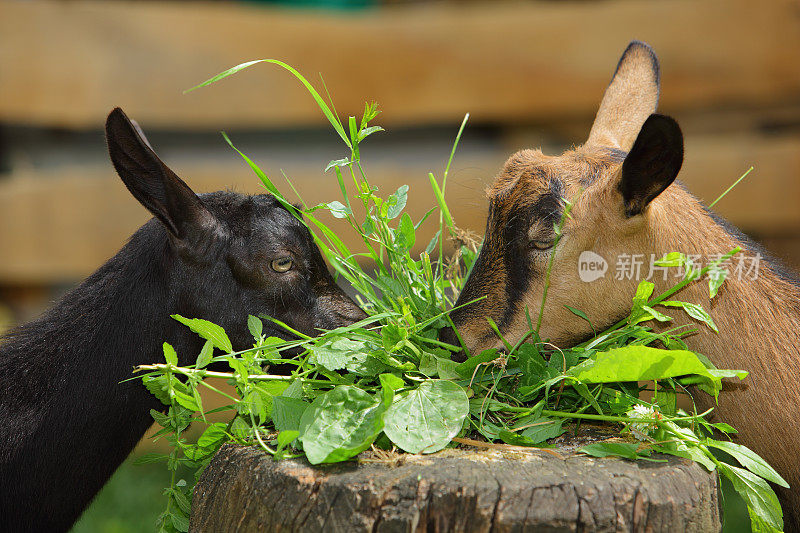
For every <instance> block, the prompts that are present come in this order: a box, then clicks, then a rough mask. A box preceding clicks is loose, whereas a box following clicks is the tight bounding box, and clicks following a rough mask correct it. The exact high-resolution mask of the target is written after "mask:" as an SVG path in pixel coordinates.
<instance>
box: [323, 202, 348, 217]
mask: <svg viewBox="0 0 800 533" xmlns="http://www.w3.org/2000/svg"><path fill="white" fill-rule="evenodd" d="M325 207H327V208H328V209H329V210H330V212H331V215H333V216H334V217H336V218H347V216H348V215H352V214H353V211H352V210H351V209H350V208H349V207H347V206H346V205H344V204H343V203H342V202H338V201H334V202H329V203H327V204H325Z"/></svg>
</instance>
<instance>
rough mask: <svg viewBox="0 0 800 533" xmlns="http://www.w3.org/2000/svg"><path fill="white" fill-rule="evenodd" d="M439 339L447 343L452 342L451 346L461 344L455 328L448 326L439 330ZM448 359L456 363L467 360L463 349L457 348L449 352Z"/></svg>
mask: <svg viewBox="0 0 800 533" xmlns="http://www.w3.org/2000/svg"><path fill="white" fill-rule="evenodd" d="M439 340H440V341H442V342H446V343H447V344H452V345H453V346H460V344H461V343H460V341H459V340H458V336H457V335H456V332H455V330H454V329H453V328H451V327H450V326H447V327H446V328H442V329H440V330H439ZM450 359H452V360H453V361H456V362H458V363H463V362H464V361H466V360H467V354H466V353H465V352H464V350H459V351H457V352H453V353H452V354H450Z"/></svg>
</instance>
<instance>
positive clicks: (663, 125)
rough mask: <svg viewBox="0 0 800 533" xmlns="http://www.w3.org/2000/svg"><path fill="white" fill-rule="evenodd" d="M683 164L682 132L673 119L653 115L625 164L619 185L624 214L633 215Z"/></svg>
mask: <svg viewBox="0 0 800 533" xmlns="http://www.w3.org/2000/svg"><path fill="white" fill-rule="evenodd" d="M682 164H683V134H682V133H681V129H680V127H679V126H678V123H677V122H675V120H674V119H672V118H670V117H667V116H664V115H658V114H652V115H650V116H649V117H647V120H645V122H644V125H643V126H642V129H641V130H640V131H639V135H638V136H637V137H636V141H635V142H634V143H633V147H632V148H631V151H630V152H629V153H628V156H627V157H626V158H625V161H624V162H623V163H622V171H621V174H622V176H621V179H620V181H619V185H618V186H617V188H618V189H619V191H620V193H622V198H623V200H624V201H625V215H626V216H628V217H632V216H635V215H638V214H640V213H641V212H642V211H644V209H645V207H647V205H648V204H649V203H650V202H651V201H652V200H653V199H654V198H655V197H656V196H658V195H659V194H661V193H662V192H663V191H664V189H666V188H667V187H669V186H670V184H671V183H672V182H673V181H675V178H676V177H677V176H678V172H679V171H680V169H681V165H682Z"/></svg>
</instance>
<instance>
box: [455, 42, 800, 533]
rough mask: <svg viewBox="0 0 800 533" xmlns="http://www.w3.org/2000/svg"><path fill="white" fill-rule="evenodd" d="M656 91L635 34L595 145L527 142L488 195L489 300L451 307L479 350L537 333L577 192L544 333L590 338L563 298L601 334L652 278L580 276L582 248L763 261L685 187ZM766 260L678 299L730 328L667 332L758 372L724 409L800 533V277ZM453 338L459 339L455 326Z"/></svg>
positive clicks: (662, 282)
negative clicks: (555, 148)
mask: <svg viewBox="0 0 800 533" xmlns="http://www.w3.org/2000/svg"><path fill="white" fill-rule="evenodd" d="M658 94H659V65H658V60H657V58H656V56H655V54H654V53H653V51H652V49H651V48H650V47H649V46H647V45H646V44H644V43H641V42H637V41H634V42H632V43H631V44H630V45H629V46H628V48H627V49H626V50H625V52H624V54H623V55H622V58H621V59H620V61H619V64H618V66H617V69H616V72H615V73H614V77H613V78H612V80H611V83H610V85H609V86H608V88H607V89H606V92H605V95H604V97H603V100H602V103H601V105H600V109H599V111H598V112H597V117H596V119H595V122H594V125H593V126H592V130H591V133H590V134H589V139H588V141H587V142H586V144H584V145H583V146H581V147H578V148H575V149H574V150H570V151H567V152H565V153H563V154H562V155H560V156H546V155H544V154H542V152H541V151H540V150H523V151H521V152H518V153H516V154H514V155H513V156H511V158H509V160H508V161H507V162H506V164H505V166H504V167H503V169H502V170H501V172H500V174H499V176H498V177H497V178H496V180H495V183H494V185H493V186H492V187H491V188H490V189H489V190H488V195H489V200H490V207H489V218H488V222H487V226H486V235H485V240H484V245H483V248H482V250H481V252H480V254H479V256H478V259H477V260H476V263H475V265H474V267H473V270H472V272H471V274H470V277H469V279H468V280H467V282H466V284H465V286H464V289H463V291H462V293H461V295H460V296H459V301H458V302H457V305H461V304H462V303H465V302H469V301H471V300H474V299H475V298H478V297H482V296H484V297H485V298H484V299H483V300H481V301H479V302H476V303H474V304H472V305H469V306H467V307H465V308H461V309H457V310H456V311H454V312H453V314H452V318H453V322H454V324H455V326H456V328H457V329H458V330H459V332H460V333H461V336H462V338H463V340H464V343H465V345H466V347H467V348H468V349H469V351H470V352H471V353H473V354H477V353H480V351H482V350H484V349H486V348H492V347H501V346H502V345H501V344H500V340H499V339H498V337H497V336H496V335H495V334H494V333H493V331H492V329H491V328H490V326H489V324H488V321H487V320H486V317H491V318H492V319H493V320H494V321H495V322H496V323H497V325H498V327H499V329H500V331H501V332H502V333H503V335H504V336H505V338H506V339H507V340H508V341H510V342H512V343H514V342H516V341H518V340H519V339H521V338H522V336H523V335H525V334H526V332H527V331H529V326H528V321H527V319H526V316H525V310H526V308H527V309H528V310H529V312H530V314H531V316H532V318H533V319H534V321H536V318H537V317H536V313H537V312H538V311H539V307H540V305H541V301H542V293H543V290H544V278H545V271H546V268H547V262H548V258H549V256H550V253H551V251H552V247H553V243H554V240H555V233H554V228H553V223H554V222H557V221H559V220H560V218H561V216H562V213H563V209H564V199H565V198H567V199H570V198H577V200H576V201H575V203H574V207H573V209H572V211H571V213H570V215H571V216H570V218H569V219H568V220H567V221H566V222H565V225H564V228H563V237H562V239H561V240H560V241H559V242H558V244H557V246H556V250H555V255H554V259H553V267H552V272H551V276H550V279H551V286H550V288H549V292H548V295H547V301H546V305H545V307H544V314H543V317H542V318H543V321H542V326H541V330H540V334H541V337H542V339H549V340H550V341H551V342H553V343H556V344H559V345H570V344H574V343H576V342H578V341H580V340H583V339H585V338H587V337H590V336H591V335H592V329H591V327H590V325H589V324H588V323H587V322H586V321H584V320H582V319H581V318H578V317H577V316H575V315H574V314H573V313H572V312H571V311H569V310H568V309H567V308H566V307H565V305H570V306H573V307H576V308H578V309H580V310H582V311H584V312H585V313H586V314H587V315H588V317H589V318H590V319H591V322H592V324H593V325H594V326H595V328H596V329H597V330H600V329H601V328H602V327H603V326H608V325H610V324H612V323H615V322H617V321H618V320H619V319H620V318H624V317H625V316H627V314H628V312H629V310H630V308H631V297H632V295H633V294H634V293H635V290H636V286H637V284H638V282H639V281H640V279H643V278H644V277H647V274H648V268H647V266H645V267H644V268H643V269H642V272H641V277H639V276H636V275H630V276H629V275H627V274H626V275H616V274H615V272H614V271H613V270H611V268H609V271H608V272H606V273H605V275H601V272H600V271H597V275H596V276H592V277H597V279H591V278H589V279H587V278H586V276H584V278H583V280H582V278H581V272H580V271H579V262H580V261H581V254H582V253H584V252H589V251H592V252H594V253H596V254H598V255H599V256H601V258H603V259H599V258H597V257H596V256H594V257H595V259H598V260H599V261H600V263H601V264H602V260H609V261H611V260H613V259H614V258H633V257H642V258H648V259H649V258H651V257H655V258H660V257H662V256H663V255H664V254H666V253H668V252H683V253H684V254H687V255H696V256H700V257H702V258H703V259H704V263H705V262H706V261H707V260H708V259H711V258H715V257H718V256H719V255H722V254H725V253H727V252H729V251H730V250H732V249H733V248H734V247H736V246H741V247H742V248H743V249H744V251H743V252H742V254H744V255H745V256H747V257H748V261H755V260H757V258H758V257H764V256H765V254H764V252H763V251H762V250H760V249H759V248H758V247H757V246H756V245H755V244H754V243H752V242H751V241H750V240H749V239H748V238H747V237H746V236H745V235H743V234H742V233H741V232H739V231H738V230H737V229H736V228H734V227H732V226H731V225H729V224H728V223H726V222H725V221H724V220H722V219H721V218H719V217H718V216H716V215H715V214H713V213H712V212H710V211H709V210H708V209H707V208H706V207H705V206H704V205H703V204H702V203H701V202H700V201H699V200H698V199H697V198H695V197H694V196H692V195H691V194H690V193H689V192H688V191H687V190H686V189H685V188H684V187H683V186H682V185H681V184H680V183H674V184H673V181H674V180H675V178H676V176H677V174H678V171H679V170H680V167H681V164H682V162H683V135H682V134H681V131H680V129H679V127H678V125H677V123H676V122H675V121H674V120H673V119H671V118H669V117H666V116H663V115H658V114H654V112H655V110H656V105H657V102H658ZM637 254H642V255H641V256H638V255H637ZM757 254H760V255H757ZM740 255H741V254H740ZM754 258H755V259H754ZM765 259H766V260H765V261H763V262H761V263H760V265H759V266H760V268H759V270H758V275H757V276H756V275H753V274H752V273H751V274H750V275H748V276H741V271H739V273H738V274H739V275H735V274H736V273H735V272H733V273H732V274H731V275H730V276H729V277H728V279H727V280H726V281H725V283H724V284H723V286H722V288H721V289H720V292H719V294H718V295H717V296H716V297H715V298H714V299H713V300H711V299H710V298H709V293H708V287H707V285H706V284H705V283H702V282H696V283H693V284H691V285H689V286H688V287H687V288H686V289H685V290H684V291H683V292H681V293H680V294H679V295H678V296H679V297H680V298H679V299H681V300H684V301H689V302H694V303H696V304H701V305H703V306H704V307H705V309H706V310H708V311H709V313H710V314H711V315H712V317H713V319H714V321H715V322H716V324H717V325H718V327H719V333H714V332H713V331H712V330H711V329H709V328H708V327H706V326H705V325H703V324H698V323H694V322H692V319H691V318H690V317H688V316H687V315H685V314H684V313H683V312H677V311H676V310H674V309H672V310H671V311H673V312H672V313H670V314H671V315H672V316H673V317H674V318H675V321H674V322H671V323H669V327H674V326H675V325H679V324H694V325H695V326H697V327H698V329H699V332H698V333H697V334H695V335H693V336H692V337H690V338H688V340H687V341H688V343H689V345H690V347H691V348H692V349H694V350H695V351H698V352H700V353H702V354H705V355H707V356H708V357H709V358H710V359H711V360H712V361H713V362H714V364H715V365H717V366H718V367H720V368H736V369H745V370H748V371H749V372H750V376H749V377H748V378H747V379H746V380H745V381H744V382H742V383H736V384H729V383H726V384H725V388H724V390H723V392H722V394H721V396H720V400H719V406H718V407H717V408H716V413H717V414H718V416H719V417H720V418H721V419H723V420H725V421H728V422H730V423H731V424H733V425H734V426H736V427H737V428H738V429H739V430H740V434H739V436H738V440H739V442H741V443H742V444H744V445H746V446H748V447H750V448H752V449H753V450H754V451H756V452H757V453H759V454H761V455H762V456H763V457H764V458H765V459H766V460H767V461H768V462H769V463H771V464H772V465H773V466H774V467H775V468H776V469H777V470H778V472H780V473H781V475H783V476H784V478H785V479H786V480H787V481H788V482H789V484H790V485H791V487H792V488H791V489H779V491H778V494H779V497H780V499H781V503H782V505H783V508H784V513H785V515H786V516H785V521H786V528H787V530H788V531H795V530H797V531H800V438H799V437H798V426H797V424H798V414H800V413H798V411H800V352H799V351H798V350H800V348H798V347H799V346H800V287H798V281H797V278H795V277H794V276H793V275H792V274H789V273H787V272H786V271H785V270H783V269H782V267H781V266H780V265H779V264H778V263H777V262H775V261H772V260H769V259H767V258H766V257H765ZM737 261H738V259H737V258H736V257H734V259H733V260H732V262H733V264H732V265H731V266H732V267H733V266H735V265H736V264H737ZM751 266H752V265H751ZM617 267H619V263H618V264H617ZM731 270H733V269H731ZM629 273H630V272H629ZM617 278H622V279H617ZM663 278H664V276H663V275H662V273H660V272H659V273H658V274H657V275H656V276H654V278H653V279H652V281H653V282H654V283H655V284H656V294H658V293H659V292H660V291H663V290H666V289H667V288H669V287H670V286H672V285H674V283H675V282H676V281H677V280H676V279H674V278H673V279H663ZM655 327H659V324H656V326H655ZM443 339H444V340H448V341H451V342H452V341H456V339H455V336H454V334H453V332H452V331H445V332H444V333H443ZM455 343H456V344H457V341H456V342H455ZM696 399H697V400H698V401H699V403H700V405H701V407H708V406H711V404H713V399H712V398H711V397H709V396H707V395H704V394H703V395H697V398H696Z"/></svg>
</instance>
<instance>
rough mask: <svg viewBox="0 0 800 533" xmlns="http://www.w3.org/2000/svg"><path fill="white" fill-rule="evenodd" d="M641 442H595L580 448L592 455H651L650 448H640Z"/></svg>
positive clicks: (639, 457) (630, 457)
mask: <svg viewBox="0 0 800 533" xmlns="http://www.w3.org/2000/svg"><path fill="white" fill-rule="evenodd" d="M640 446H641V444H639V443H636V442H608V441H606V442H595V443H592V444H587V445H586V446H583V447H582V448H580V449H578V451H579V452H583V453H585V454H587V455H591V456H592V457H624V458H625V459H631V460H636V459H643V458H645V456H648V455H650V453H651V451H650V449H649V448H644V449H641V450H640V449H639V447H640Z"/></svg>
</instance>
